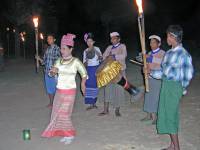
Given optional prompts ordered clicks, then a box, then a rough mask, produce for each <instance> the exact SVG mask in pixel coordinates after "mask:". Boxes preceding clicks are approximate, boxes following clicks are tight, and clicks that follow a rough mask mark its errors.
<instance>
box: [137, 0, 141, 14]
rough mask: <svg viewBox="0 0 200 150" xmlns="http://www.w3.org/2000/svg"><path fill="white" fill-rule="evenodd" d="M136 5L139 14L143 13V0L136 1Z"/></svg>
mask: <svg viewBox="0 0 200 150" xmlns="http://www.w3.org/2000/svg"><path fill="white" fill-rule="evenodd" d="M136 4H137V6H138V11H139V13H143V9H142V0H136Z"/></svg>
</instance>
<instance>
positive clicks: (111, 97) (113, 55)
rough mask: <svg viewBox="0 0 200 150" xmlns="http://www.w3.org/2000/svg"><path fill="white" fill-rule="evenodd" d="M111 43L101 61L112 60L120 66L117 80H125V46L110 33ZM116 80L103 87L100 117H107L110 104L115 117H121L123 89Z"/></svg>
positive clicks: (117, 34) (118, 37) (117, 36)
mask: <svg viewBox="0 0 200 150" xmlns="http://www.w3.org/2000/svg"><path fill="white" fill-rule="evenodd" d="M110 38H111V43H112V45H110V46H108V47H107V49H106V50H105V52H104V53H103V60H104V61H105V60H106V59H113V60H115V61H117V62H119V63H120V64H121V66H122V67H121V70H120V73H119V75H118V79H119V80H120V79H121V78H122V77H124V78H125V79H126V73H125V69H126V62H125V59H126V57H127V50H126V46H125V45H124V44H122V43H120V35H119V33H118V32H112V33H110ZM118 79H115V80H113V81H112V82H109V83H108V84H107V85H106V86H105V90H104V110H103V112H101V113H99V115H100V116H104V115H107V114H108V113H109V103H112V104H113V105H114V107H115V115H116V116H118V117H119V116H121V114H120V104H121V102H122V101H123V100H124V98H125V97H124V88H123V87H122V86H120V85H119V84H117V82H118V81H119V80H118Z"/></svg>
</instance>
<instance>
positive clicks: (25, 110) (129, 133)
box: [0, 60, 200, 150]
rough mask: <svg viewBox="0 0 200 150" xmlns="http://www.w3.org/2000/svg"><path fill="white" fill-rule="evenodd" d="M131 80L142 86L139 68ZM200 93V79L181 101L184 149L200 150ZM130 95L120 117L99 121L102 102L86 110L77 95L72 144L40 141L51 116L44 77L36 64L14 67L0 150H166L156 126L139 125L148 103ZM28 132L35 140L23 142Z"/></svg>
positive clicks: (4, 101) (5, 81) (3, 83)
mask: <svg viewBox="0 0 200 150" xmlns="http://www.w3.org/2000/svg"><path fill="white" fill-rule="evenodd" d="M128 77H129V79H130V81H131V82H132V83H135V84H136V85H141V84H142V82H141V81H142V77H141V75H140V68H139V67H137V66H135V65H131V64H129V65H128ZM199 89H200V75H199V74H198V75H197V76H196V77H195V78H194V80H193V81H192V84H191V86H190V88H189V94H188V95H187V96H185V97H184V98H183V100H182V102H181V128H180V142H181V148H182V150H199V149H200V148H199V147H200V130H199V128H200V121H199V120H200V115H199V114H200V92H199ZM126 95H127V97H126V98H127V100H126V102H125V103H124V105H123V107H122V117H121V118H116V117H115V116H114V113H113V109H112V108H111V113H110V114H109V116H105V117H99V116H97V114H98V113H99V112H100V111H101V110H102V103H98V106H99V109H98V110H92V111H85V108H86V106H85V105H84V103H83V98H82V96H81V94H80V92H78V95H77V100H76V104H75V108H74V112H73V123H74V125H75V127H76V129H77V136H76V139H75V140H74V142H73V143H72V144H71V145H63V144H61V143H60V142H59V138H52V139H45V138H41V137H40V134H41V132H42V131H43V129H44V128H45V127H46V125H47V124H48V121H49V117H50V110H49V109H48V108H46V104H47V103H48V98H47V96H46V95H45V91H44V88H43V78H42V74H41V73H40V74H39V75H37V74H35V73H34V66H33V63H32V62H31V61H27V62H26V64H25V63H24V62H23V61H22V60H20V61H12V62H9V63H8V64H7V68H6V71H5V72H3V73H0V150H65V149H67V150H133V149H134V150H159V149H161V148H163V147H165V146H167V145H168V142H169V139H168V137H167V136H165V135H161V136H160V135H157V134H156V129H155V126H152V125H147V124H145V123H141V122H140V119H141V118H142V117H143V116H144V113H143V112H142V103H143V102H142V101H138V102H135V103H134V104H133V103H132V104H131V103H130V102H129V100H128V99H129V96H128V94H127V93H126ZM101 97H102V95H100V98H101ZM26 128H28V129H31V138H32V139H31V140H30V141H23V139H22V130H23V129H26Z"/></svg>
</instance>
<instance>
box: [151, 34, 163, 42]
mask: <svg viewBox="0 0 200 150" xmlns="http://www.w3.org/2000/svg"><path fill="white" fill-rule="evenodd" d="M149 39H156V40H158V41H159V42H161V38H160V37H159V36H157V35H151V36H150V37H149Z"/></svg>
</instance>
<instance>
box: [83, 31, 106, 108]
mask: <svg viewBox="0 0 200 150" xmlns="http://www.w3.org/2000/svg"><path fill="white" fill-rule="evenodd" d="M84 41H85V42H86V43H87V46H88V48H87V49H85V50H84V52H83V63H84V65H85V67H86V69H87V72H88V76H89V78H88V79H87V80H86V92H85V104H89V105H90V106H89V107H87V108H86V110H91V109H94V108H97V106H96V102H97V96H98V87H97V79H96V75H95V73H96V70H97V68H98V66H99V64H100V62H101V60H102V53H101V51H100V49H99V48H98V47H96V46H94V43H95V41H94V36H93V34H92V33H86V34H85V35H84Z"/></svg>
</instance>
